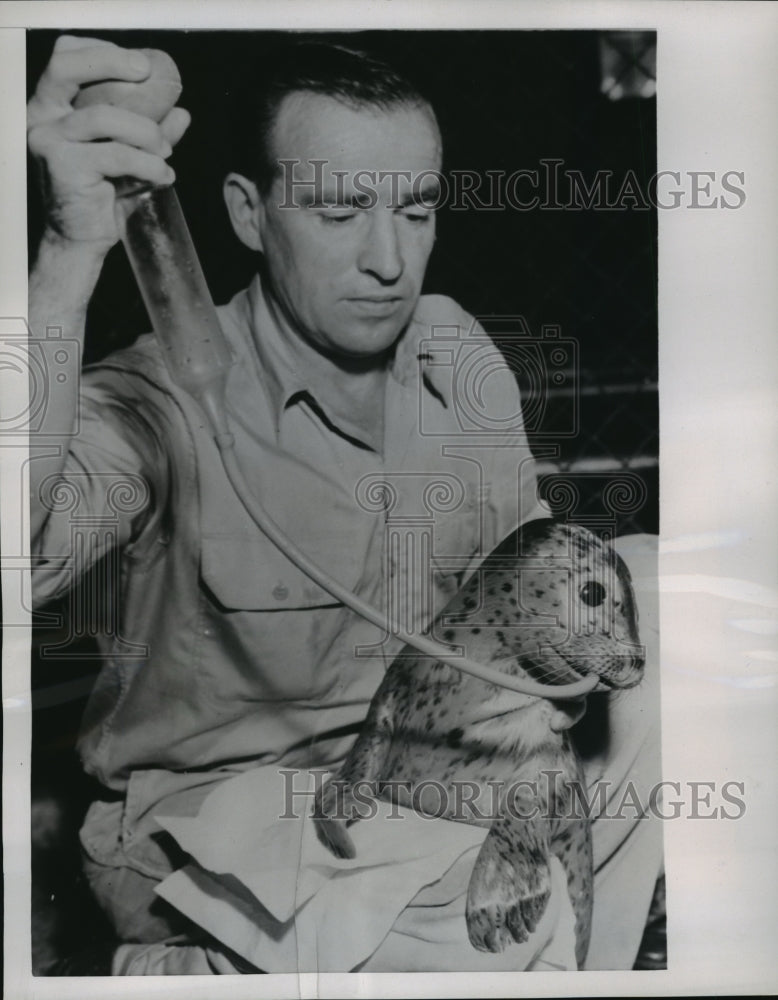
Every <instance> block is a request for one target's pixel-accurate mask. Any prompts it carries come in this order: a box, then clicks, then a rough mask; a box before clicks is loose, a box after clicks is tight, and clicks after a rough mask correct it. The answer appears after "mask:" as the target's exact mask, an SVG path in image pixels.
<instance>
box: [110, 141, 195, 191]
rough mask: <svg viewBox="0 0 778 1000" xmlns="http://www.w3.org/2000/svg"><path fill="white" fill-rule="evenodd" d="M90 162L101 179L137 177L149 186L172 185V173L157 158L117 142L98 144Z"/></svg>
mask: <svg viewBox="0 0 778 1000" xmlns="http://www.w3.org/2000/svg"><path fill="white" fill-rule="evenodd" d="M93 157H94V158H93V159H92V160H91V162H92V164H93V165H94V167H96V168H97V170H98V172H99V173H100V174H102V176H103V177H137V179H138V180H141V181H149V182H150V183H151V184H163V185H165V184H172V183H173V181H174V180H175V176H176V175H175V173H174V171H173V170H172V169H171V168H170V167H169V166H168V165H167V163H165V161H164V160H163V159H162V158H161V157H159V156H153V155H152V154H151V153H144V152H143V150H142V149H134V148H133V147H132V146H124V145H122V144H121V143H118V142H102V143H99V144H98V145H97V146H96V147H95V150H94V154H93Z"/></svg>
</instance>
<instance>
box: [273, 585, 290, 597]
mask: <svg viewBox="0 0 778 1000" xmlns="http://www.w3.org/2000/svg"><path fill="white" fill-rule="evenodd" d="M288 596H289V590H288V589H287V588H286V587H285V586H284V585H283V583H278V584H276V586H275V587H273V597H275V599H276V600H277V601H285V600H286V599H287V597H288Z"/></svg>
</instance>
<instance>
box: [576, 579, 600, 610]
mask: <svg viewBox="0 0 778 1000" xmlns="http://www.w3.org/2000/svg"><path fill="white" fill-rule="evenodd" d="M581 600H582V601H583V602H584V604H588V605H589V607H590V608H598V607H599V606H600V605H601V604H602V602H603V601H604V600H605V587H603V585H602V584H601V583H597V581H596V580H589V582H588V583H585V584H584V585H583V587H581Z"/></svg>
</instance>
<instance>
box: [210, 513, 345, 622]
mask: <svg viewBox="0 0 778 1000" xmlns="http://www.w3.org/2000/svg"><path fill="white" fill-rule="evenodd" d="M300 548H301V550H302V549H303V545H302V543H301V545H300ZM316 549H319V550H318V551H316ZM304 554H305V555H306V556H307V557H308V558H309V559H310V560H311V562H312V563H314V564H315V565H316V566H318V567H321V568H322V569H324V568H325V567H326V568H327V572H328V575H331V576H332V577H333V578H334V579H335V580H336V581H337V582H338V583H340V584H341V585H342V586H344V587H346V588H347V589H348V590H349V591H351V592H353V590H354V588H355V587H356V585H357V582H358V580H359V578H360V576H361V572H362V565H361V563H360V562H359V559H358V557H357V556H356V554H355V553H354V552H353V551H349V549H348V546H340V551H339V552H334V551H330V552H324V551H322V550H321V548H320V547H319V546H314V545H310V548H309V550H308V551H305V552H304ZM200 571H201V575H202V578H203V582H204V583H205V585H206V587H207V588H208V590H209V591H210V592H211V593H212V594H213V596H214V597H215V598H216V600H217V602H218V603H219V604H220V605H221V607H222V608H224V609H225V610H243V611H251V610H258V611H259V610H262V611H292V610H297V609H304V608H316V607H327V606H330V607H332V606H339V605H341V602H340V601H339V600H338V599H337V598H335V597H333V596H332V595H331V594H330V593H328V592H327V591H326V590H324V589H323V588H322V587H320V586H319V585H318V584H317V583H315V582H314V581H313V580H312V579H311V578H310V577H309V576H308V575H307V574H306V573H304V572H303V571H302V570H300V569H298V567H297V566H296V565H295V564H294V563H293V562H292V560H291V559H289V557H288V556H286V555H284V554H283V553H282V552H281V551H280V550H279V549H278V548H277V547H276V546H275V545H274V544H273V542H271V541H270V539H268V538H265V536H264V535H261V534H260V533H259V529H258V530H257V533H256V534H255V535H251V536H248V535H243V534H225V535H216V534H210V535H206V536H204V537H203V539H202V546H201V559H200Z"/></svg>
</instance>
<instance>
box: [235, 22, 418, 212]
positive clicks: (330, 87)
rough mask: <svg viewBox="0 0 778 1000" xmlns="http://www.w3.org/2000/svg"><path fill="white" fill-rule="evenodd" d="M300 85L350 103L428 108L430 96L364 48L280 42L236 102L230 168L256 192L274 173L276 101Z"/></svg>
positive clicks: (268, 183)
mask: <svg viewBox="0 0 778 1000" xmlns="http://www.w3.org/2000/svg"><path fill="white" fill-rule="evenodd" d="M301 91H303V92H308V93H313V94H322V95H324V96H326V97H332V98H335V99H336V100H338V101H341V102H342V103H343V104H345V105H347V106H348V107H351V108H354V109H359V108H378V109H380V110H383V111H386V110H391V109H392V108H396V107H400V106H408V107H425V108H430V111H431V107H430V104H429V101H428V100H427V99H426V98H425V97H424V96H423V94H422V93H421V92H420V91H419V90H418V89H417V88H416V87H415V86H414V84H413V83H411V81H410V80H408V79H406V78H405V77H404V76H402V75H401V74H400V73H399V72H397V71H396V70H395V69H393V68H392V67H391V66H389V65H388V63H385V62H383V61H382V60H381V59H378V58H376V57H375V56H372V55H369V54H368V53H366V52H362V51H360V50H358V49H352V48H347V47H346V46H343V45H335V44H332V43H330V42H320V41H316V40H314V41H311V40H305V41H295V42H291V43H287V44H285V45H282V46H279V47H278V48H276V49H275V50H274V52H273V56H272V57H271V59H270V60H266V61H264V62H263V65H262V67H261V69H260V70H259V71H258V73H256V75H254V77H253V79H252V80H251V82H250V83H249V85H248V86H246V87H245V90H244V95H243V100H242V101H240V102H239V104H238V107H239V114H240V124H239V127H238V134H237V135H236V136H235V137H234V138H236V139H237V140H238V145H237V147H236V149H235V152H236V154H237V158H238V162H236V164H235V168H236V169H238V170H239V171H240V172H241V173H243V174H244V175H245V176H247V177H250V178H251V179H252V180H254V181H255V183H256V184H257V187H258V189H259V191H260V193H261V194H267V193H268V191H269V190H270V187H271V186H272V183H273V181H274V179H275V177H276V175H277V173H278V163H277V162H276V159H275V153H274V150H273V128H274V126H275V123H276V120H277V118H278V113H279V110H280V108H281V104H282V103H283V101H284V99H285V98H286V97H288V96H289V95H290V94H293V93H298V92H301ZM236 124H238V123H236Z"/></svg>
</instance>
